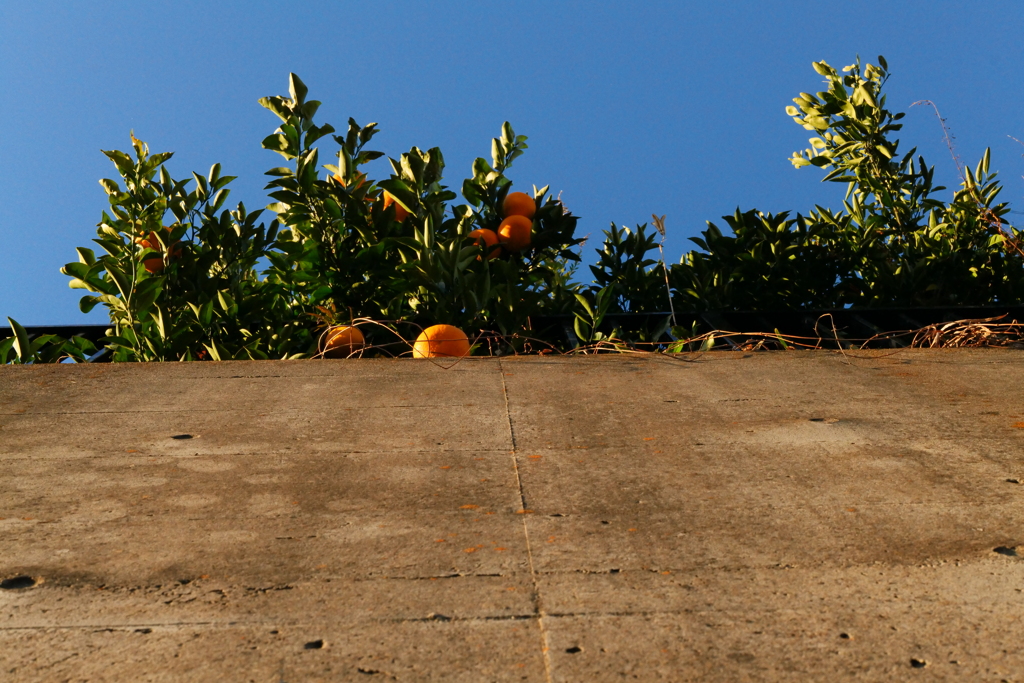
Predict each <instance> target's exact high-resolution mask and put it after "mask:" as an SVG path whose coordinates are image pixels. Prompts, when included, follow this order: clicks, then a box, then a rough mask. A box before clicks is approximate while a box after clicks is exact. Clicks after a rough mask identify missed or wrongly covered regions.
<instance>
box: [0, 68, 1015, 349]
mask: <svg viewBox="0 0 1024 683" xmlns="http://www.w3.org/2000/svg"><path fill="white" fill-rule="evenodd" d="M813 66H814V69H815V70H816V72H817V73H818V74H820V75H821V76H822V77H824V78H825V89H824V90H822V91H821V92H818V93H817V94H813V95H812V94H809V93H801V94H800V95H799V96H798V97H796V98H795V99H794V100H793V101H794V105H795V106H790V107H788V108H787V113H788V114H789V115H790V116H791V117H792V118H793V119H794V121H796V123H798V124H799V125H800V126H802V127H803V128H804V129H806V130H809V131H812V132H813V134H814V137H812V138H811V139H810V147H809V148H808V149H805V150H803V151H799V152H796V153H794V154H793V156H792V158H791V161H792V163H793V165H794V166H795V167H796V168H802V167H805V166H814V167H817V168H820V169H822V170H823V171H824V172H825V176H824V178H823V180H824V181H827V182H839V183H845V184H846V188H847V191H846V196H845V199H844V201H843V203H842V208H841V209H838V210H833V209H828V208H824V207H822V206H815V207H814V208H813V209H812V210H810V211H808V212H806V213H805V214H802V213H797V214H795V216H794V215H792V214H791V212H789V211H784V212H781V213H774V214H773V213H766V212H762V211H758V210H756V209H750V210H747V211H740V210H739V209H737V210H736V212H735V213H734V214H733V215H732V216H726V217H724V220H725V226H726V227H727V228H728V230H723V229H720V228H719V227H718V226H716V225H715V224H714V223H710V222H709V223H708V225H707V229H706V230H704V231H703V232H702V233H701V236H700V237H696V238H692V239H693V241H694V242H695V243H696V244H697V246H698V247H699V249H698V250H694V251H690V252H689V253H687V254H684V255H683V257H682V259H681V260H680V262H679V263H677V264H674V265H673V266H671V268H669V267H667V266H666V265H665V264H664V256H663V255H661V258H654V255H653V254H652V252H653V251H654V250H655V249H656V248H657V249H659V250H661V247H662V244H661V242H659V241H658V240H657V237H656V235H655V234H654V232H653V231H649V230H648V226H647V225H646V224H644V225H638V226H637V227H636V228H635V229H630V228H626V227H624V226H619V225H616V224H614V223H613V224H612V225H611V227H610V228H609V229H608V230H606V231H605V232H604V240H603V242H602V244H601V245H600V247H599V248H598V249H597V250H596V261H595V263H594V265H592V266H590V273H591V275H592V276H593V279H592V281H591V282H590V283H587V284H584V283H580V282H577V281H576V280H575V276H576V272H577V266H578V264H579V262H580V254H579V251H578V249H579V246H580V245H581V244H582V242H583V240H582V239H579V238H577V237H576V236H575V230H576V227H577V222H578V219H577V217H576V216H574V215H572V214H571V213H570V212H569V211H568V210H567V209H566V208H565V207H564V206H563V205H562V203H561V201H560V200H559V199H557V198H555V197H553V196H552V195H551V194H550V193H549V188H548V187H543V188H541V189H537V188H536V186H535V187H534V188H533V193H532V196H533V197H534V199H535V201H536V204H537V211H536V214H535V216H534V218H533V229H532V235H531V241H530V244H529V246H528V247H527V248H525V249H523V250H522V251H511V250H510V249H508V248H502V249H501V252H500V255H499V256H498V257H497V258H487V257H486V255H485V254H484V251H483V249H482V247H481V246H480V244H478V243H477V241H476V240H475V239H474V238H473V237H471V236H470V235H471V233H473V232H474V231H475V230H492V231H497V228H498V226H499V224H500V223H501V221H502V220H503V218H504V216H503V215H502V208H501V207H502V205H503V201H504V199H505V197H506V195H507V194H508V193H509V192H510V190H511V188H512V180H511V179H510V178H509V176H508V172H509V170H510V168H511V166H512V164H513V162H514V161H515V160H516V159H517V158H518V157H520V156H521V155H522V154H523V153H524V152H525V150H526V149H527V144H526V142H527V138H526V136H523V135H517V134H516V133H515V131H514V130H513V129H512V126H511V125H510V124H509V123H508V122H506V123H504V125H503V126H502V128H501V134H500V135H499V137H496V138H494V139H493V140H492V141H491V155H490V160H487V159H485V158H478V159H476V160H475V161H474V162H473V165H472V174H471V177H469V178H467V179H465V180H464V181H462V183H461V185H459V186H458V188H459V190H460V193H461V203H457V201H459V194H457V193H456V192H455V191H453V190H452V189H450V188H449V186H448V185H446V184H445V183H444V171H445V162H444V157H443V155H442V153H441V150H440V149H438V148H436V147H435V148H432V149H428V150H426V151H424V150H422V149H420V148H418V147H413V148H412V149H410V150H409V151H408V152H406V153H404V154H400V155H399V156H398V158H397V159H396V158H391V157H388V158H387V159H388V162H389V163H390V171H391V172H390V174H389V175H388V177H385V178H381V179H372V178H370V177H369V175H368V173H369V168H370V166H368V165H370V164H372V162H374V161H375V160H378V159H382V158H384V157H385V154H384V153H383V152H381V151H376V150H373V149H370V148H369V145H370V144H371V142H372V141H373V139H374V137H375V136H376V134H377V133H378V132H379V131H378V129H377V124H376V123H370V124H368V125H360V124H358V123H357V122H356V121H355V120H353V119H349V120H348V127H347V129H346V131H345V132H344V134H337V131H336V130H335V128H334V127H333V126H331V125H330V124H328V123H322V124H318V123H316V122H315V116H316V114H317V111H318V109H319V106H320V103H319V102H318V101H316V100H312V99H309V98H308V97H307V95H308V89H307V87H306V86H305V84H304V83H303V82H302V81H301V79H299V77H298V76H296V75H295V74H291V75H290V78H289V88H288V95H287V96H273V97H265V98H263V99H261V100H260V104H261V105H262V106H263V107H265V108H266V109H268V110H269V111H270V112H272V113H273V114H274V115H276V116H277V118H278V119H279V125H278V127H277V128H276V130H274V132H273V133H272V134H271V135H269V136H267V137H266V138H265V139H264V140H263V147H264V148H266V149H268V150H271V151H273V152H276V153H278V154H280V155H281V156H282V157H283V158H284V160H285V165H284V166H279V167H275V168H271V169H270V170H269V171H267V174H266V175H267V176H268V177H269V178H270V180H269V182H268V184H267V186H266V187H267V190H269V195H270V197H271V199H273V203H272V204H270V205H269V206H268V207H267V208H268V209H269V210H270V211H271V212H272V213H273V214H274V215H275V218H274V219H273V220H271V221H270V222H269V224H267V223H265V222H260V217H261V215H262V211H253V212H249V211H247V210H246V208H245V207H244V206H243V205H242V204H239V205H238V206H237V207H236V208H235V209H234V210H229V209H225V208H223V207H224V204H225V202H226V199H227V197H228V194H229V190H228V189H227V186H228V185H229V184H230V182H231V181H232V180H233V178H232V177H231V176H224V175H221V168H220V165H219V164H214V165H213V167H212V168H211V169H210V172H209V173H208V174H207V175H205V176H203V175H200V174H198V173H193V174H192V176H191V178H186V179H184V180H174V179H173V178H171V176H170V174H169V172H168V171H167V169H166V167H165V164H166V163H167V161H168V160H169V159H170V158H171V156H172V155H171V154H170V153H161V154H150V152H149V148H148V146H147V145H146V144H145V143H143V142H141V141H139V140H137V139H136V138H135V136H134V135H132V152H131V153H125V152H121V151H108V152H104V154H106V156H107V157H108V158H110V160H111V161H112V162H113V163H114V165H115V167H116V169H117V173H118V179H117V180H110V179H104V180H101V181H100V183H101V185H102V187H103V188H104V190H105V192H106V193H107V196H108V201H109V204H110V208H109V210H108V212H104V213H103V216H102V220H101V221H100V223H99V225H98V229H97V238H96V239H95V240H93V241H94V242H95V243H96V244H98V245H99V246H100V247H101V249H102V253H101V254H100V255H97V253H96V252H95V251H94V250H93V249H92V248H84V247H82V248H79V249H78V261H77V262H75V263H69V264H67V265H65V266H64V268H63V269H62V272H63V273H65V274H66V275H68V276H69V277H70V278H71V282H70V285H71V287H73V288H79V289H84V290H87V291H88V292H89V294H87V295H86V296H84V297H83V298H82V300H81V304H80V306H81V309H82V310H83V311H85V312H88V311H90V310H92V309H93V308H94V307H95V306H97V305H103V306H104V307H105V308H106V309H107V312H108V314H109V318H110V324H111V328H110V329H109V330H108V331H107V336H106V338H105V339H103V340H102V345H103V346H105V347H106V349H107V351H108V353H109V356H110V358H111V359H112V360H117V361H129V360H136V361H143V360H194V359H240V358H253V359H256V358H296V357H309V356H311V355H313V354H315V353H316V352H317V348H318V347H317V340H318V338H319V336H320V330H321V329H322V328H324V327H326V326H328V325H332V324H336V323H340V322H351V321H353V320H356V319H363V320H366V319H369V320H374V321H391V322H392V325H391V327H388V326H384V325H381V326H366V327H364V329H365V330H366V333H367V337H368V338H367V341H368V342H369V343H370V344H377V345H382V344H387V343H389V342H401V339H400V338H399V337H398V332H397V329H398V328H399V327H400V326H401V325H404V324H408V325H410V326H413V327H414V326H416V325H421V326H422V325H431V324H438V323H445V324H451V325H455V326H457V327H459V328H460V329H463V330H464V331H466V332H467V333H468V334H469V335H470V337H473V336H475V335H476V334H478V333H484V332H487V333H494V332H496V333H498V334H499V335H501V337H502V338H503V339H504V341H503V342H502V343H503V344H504V346H503V347H501V348H500V349H497V350H498V351H499V352H503V353H504V352H509V351H514V350H519V349H521V348H525V346H524V345H526V344H527V342H526V341H525V339H526V338H527V337H534V338H536V337H538V336H540V337H542V338H543V337H544V335H545V334H548V335H554V332H552V331H551V330H547V331H545V330H544V329H533V319H540V318H545V317H546V318H547V319H551V316H562V317H563V319H567V320H573V327H574V331H575V333H576V337H577V339H578V342H579V343H585V344H586V343H608V342H613V343H618V341H621V340H623V339H624V340H626V341H628V342H643V341H647V342H657V341H665V333H666V332H667V331H669V326H670V324H673V325H674V324H675V321H674V310H675V308H679V309H680V310H691V311H692V310H707V309H719V310H724V309H747V310H750V309H756V310H771V309H792V308H816V309H827V308H842V307H848V306H858V307H859V306H937V305H942V306H956V305H984V304H1000V303H1018V302H1020V301H1021V300H1022V298H1024V251H1022V250H1021V246H1020V244H1021V232H1020V231H1019V230H1017V229H1016V228H1014V227H1012V226H1009V225H1008V224H1007V223H1006V222H1005V216H1006V215H1007V214H1008V212H1009V209H1008V207H1007V205H1006V204H1005V203H1000V202H999V201H998V196H999V194H1000V191H1001V185H1000V184H999V182H998V180H997V178H996V174H995V173H993V172H991V171H990V169H989V165H990V155H989V153H988V152H987V151H986V152H985V154H984V156H983V158H982V159H981V161H980V162H979V163H978V164H977V167H976V168H975V169H974V170H973V171H972V170H971V169H970V168H964V169H962V170H961V169H959V168H958V171H959V172H960V173H961V179H962V182H961V186H960V188H959V189H958V190H957V191H955V192H954V193H953V196H952V200H951V201H948V202H945V201H942V200H941V199H940V198H939V193H940V192H941V191H943V190H944V189H945V188H942V187H937V186H935V185H934V182H933V178H934V169H933V168H932V167H929V166H927V165H926V164H925V161H924V159H923V158H921V157H920V156H916V150H914V149H911V150H909V151H907V152H905V153H902V152H901V151H900V141H899V140H898V139H896V138H895V134H896V133H897V132H898V131H899V130H900V128H901V125H902V124H900V123H899V121H900V120H901V119H902V118H904V114H903V113H896V112H893V111H891V110H889V109H887V108H886V96H885V94H884V93H883V87H884V85H885V83H886V81H887V80H888V78H889V71H888V66H887V64H886V62H885V60H884V59H883V58H882V57H879V59H878V65H877V66H876V65H872V64H865V65H862V64H861V62H860V60H858V61H857V62H856V63H855V64H853V65H850V66H848V67H846V68H844V69H843V70H842V71H841V72H840V71H837V70H835V69H833V68H832V67H831V66H829V65H828V64H826V63H825V62H816V63H814V65H813ZM331 141H333V142H334V143H335V144H336V145H337V149H336V151H334V152H333V153H332V154H333V156H334V158H333V159H331V161H332V163H329V164H323V165H321V160H320V152H321V148H322V146H323V144H324V143H327V144H330V142H331ZM654 218H655V220H654V227H655V229H656V230H657V232H658V233H659V234H660V235H661V237H662V242H663V241H664V237H665V229H664V216H662V217H660V218H659V217H657V216H655V217H654ZM666 310H669V311H670V313H671V314H670V313H666V312H665V311H666ZM651 314H655V315H653V316H652V315H651ZM638 320H639V321H640V322H637V321H638ZM631 321H632V322H631ZM10 322H11V327H12V329H13V330H14V336H12V337H10V338H9V339H5V340H2V341H0V364H3V363H12V362H13V363H32V362H55V361H60V360H73V361H76V362H82V361H85V360H87V359H88V358H90V357H91V356H92V355H93V354H95V353H96V351H97V349H96V348H95V347H94V346H93V345H92V344H91V342H88V341H86V340H84V339H80V338H73V339H70V340H65V339H61V338H59V337H55V336H53V335H43V336H40V337H38V338H36V339H30V338H29V336H28V334H27V332H26V331H25V329H24V328H23V327H21V326H20V325H18V324H17V323H16V322H15V321H13V320H12V321H10ZM557 327H558V326H555V328H557ZM555 328H552V329H555ZM410 329H412V327H410ZM671 332H672V334H673V335H674V336H675V337H676V338H679V339H694V338H697V337H700V338H701V339H703V341H702V342H700V348H705V347H708V346H709V345H710V344H713V343H714V337H713V336H702V335H699V334H698V330H696V329H695V328H694V329H690V330H684V329H682V328H672V330H671ZM412 336H414V335H412ZM570 336H571V335H570ZM494 338H495V337H494V336H493V335H491V336H489V339H492V340H493V339H494ZM542 341H544V342H546V343H547V344H550V345H552V346H554V347H556V348H566V347H565V341H566V340H565V339H564V337H563V336H561V334H560V332H559V334H558V335H557V336H551V337H550V338H549V339H542ZM488 346H489V348H492V349H494V348H495V347H494V346H493V343H492V342H489V344H488ZM692 346H693V345H692V344H687V343H685V342H679V343H677V344H675V345H674V346H671V347H670V348H671V349H675V350H678V349H681V348H691V347H692Z"/></svg>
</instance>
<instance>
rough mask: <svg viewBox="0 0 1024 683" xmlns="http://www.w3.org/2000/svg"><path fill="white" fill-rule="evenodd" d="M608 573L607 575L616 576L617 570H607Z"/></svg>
mask: <svg viewBox="0 0 1024 683" xmlns="http://www.w3.org/2000/svg"><path fill="white" fill-rule="evenodd" d="M608 573H609V574H618V573H619V570H618V569H609V570H608Z"/></svg>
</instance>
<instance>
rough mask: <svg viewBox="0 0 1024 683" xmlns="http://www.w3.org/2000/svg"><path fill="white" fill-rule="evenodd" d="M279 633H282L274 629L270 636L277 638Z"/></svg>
mask: <svg viewBox="0 0 1024 683" xmlns="http://www.w3.org/2000/svg"><path fill="white" fill-rule="evenodd" d="M278 633H280V631H278V630H277V629H276V628H275V629H274V630H273V631H271V632H270V635H272V636H276V635H277V634H278Z"/></svg>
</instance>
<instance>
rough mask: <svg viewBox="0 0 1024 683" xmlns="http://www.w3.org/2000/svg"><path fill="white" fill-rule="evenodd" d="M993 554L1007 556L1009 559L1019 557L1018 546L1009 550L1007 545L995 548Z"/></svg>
mask: <svg viewBox="0 0 1024 683" xmlns="http://www.w3.org/2000/svg"><path fill="white" fill-rule="evenodd" d="M992 552H994V553H999V554H1000V555H1006V556H1007V557H1017V546H1014V547H1012V548H1007V547H1006V546H1005V545H1001V546H999V547H998V548H993V549H992Z"/></svg>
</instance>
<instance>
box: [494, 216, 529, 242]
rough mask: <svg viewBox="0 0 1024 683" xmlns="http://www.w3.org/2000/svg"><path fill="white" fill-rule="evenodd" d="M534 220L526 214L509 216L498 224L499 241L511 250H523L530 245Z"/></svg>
mask: <svg viewBox="0 0 1024 683" xmlns="http://www.w3.org/2000/svg"><path fill="white" fill-rule="evenodd" d="M532 232H533V221H531V220H530V219H529V218H527V217H526V216H509V217H508V218H506V219H505V220H503V221H502V222H501V225H499V226H498V241H499V242H501V246H503V247H505V248H506V249H508V250H509V251H522V250H523V249H526V248H527V247H528V246H530V238H531V233H532Z"/></svg>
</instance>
